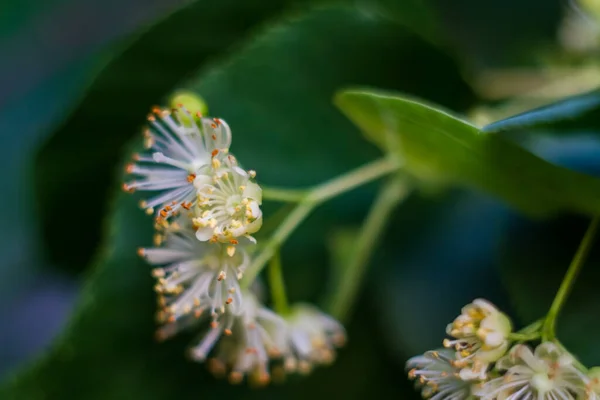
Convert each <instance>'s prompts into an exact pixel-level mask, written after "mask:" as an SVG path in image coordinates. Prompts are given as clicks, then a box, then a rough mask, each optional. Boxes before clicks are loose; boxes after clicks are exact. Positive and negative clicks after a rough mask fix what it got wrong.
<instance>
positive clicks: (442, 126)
mask: <svg viewBox="0 0 600 400" xmlns="http://www.w3.org/2000/svg"><path fill="white" fill-rule="evenodd" d="M336 103H337V104H338V106H339V107H340V108H341V109H342V110H343V111H344V112H345V113H346V114H347V115H348V116H349V118H350V119H352V120H353V121H354V122H355V123H356V124H357V125H358V126H360V127H361V128H362V129H363V130H364V132H365V133H366V135H367V137H368V138H370V139H371V140H372V141H373V142H374V143H376V144H377V145H379V146H380V147H381V148H383V149H384V150H385V151H391V152H392V153H394V154H396V155H398V156H399V157H401V158H402V159H403V160H404V162H405V163H406V168H407V169H408V170H409V171H410V172H412V173H413V174H414V175H415V176H417V177H418V178H420V179H421V180H422V181H425V182H432V183H434V184H453V185H461V186H469V187H473V188H476V189H480V190H484V191H486V192H488V193H491V194H493V195H495V196H497V197H499V198H501V199H502V200H504V201H506V202H508V203H509V204H511V205H512V206H514V207H517V208H519V209H521V210H522V211H525V212H528V213H530V214H532V215H538V216H541V215H546V214H550V213H555V212H557V211H559V210H571V211H575V212H581V213H587V214H598V213H599V212H600V180H597V179H595V178H593V177H590V176H587V175H584V174H580V173H577V172H574V171H571V170H569V169H566V168H562V167H558V166H556V165H553V164H550V163H549V162H546V161H544V160H542V159H541V158H539V157H537V156H535V155H533V154H532V153H530V152H528V151H527V150H525V149H523V148H521V147H519V146H517V145H516V144H514V143H512V142H510V141H508V140H506V139H504V138H502V137H500V136H498V135H492V134H485V133H483V132H481V131H480V130H479V129H478V128H477V127H475V126H473V125H471V124H470V123H468V122H466V121H464V120H461V119H459V118H457V117H455V116H453V115H451V114H450V113H449V112H447V111H445V110H441V109H438V108H436V107H434V106H432V105H428V104H426V103H422V102H419V101H418V100H415V99H414V98H411V97H409V96H402V95H397V94H393V93H386V92H378V91H369V90H347V91H343V92H340V93H339V94H338V95H337V97H336Z"/></svg>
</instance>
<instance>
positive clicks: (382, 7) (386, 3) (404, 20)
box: [356, 0, 444, 45]
mask: <svg viewBox="0 0 600 400" xmlns="http://www.w3.org/2000/svg"><path fill="white" fill-rule="evenodd" d="M356 4H357V6H358V7H359V8H360V9H361V10H364V11H365V12H367V13H369V14H373V15H376V16H377V17H380V18H389V19H390V20H392V21H395V22H398V23H400V24H402V25H405V26H407V27H409V28H410V29H411V30H413V31H414V32H416V33H418V34H419V35H420V36H422V37H423V38H424V39H428V40H430V41H431V42H432V43H433V44H435V45H442V44H444V43H442V41H443V40H444V37H443V36H442V35H440V26H439V25H440V24H439V22H440V21H439V19H438V15H437V13H438V11H439V10H437V7H435V4H434V2H433V1H431V0H404V1H401V2H399V1H395V0H357V1H356Z"/></svg>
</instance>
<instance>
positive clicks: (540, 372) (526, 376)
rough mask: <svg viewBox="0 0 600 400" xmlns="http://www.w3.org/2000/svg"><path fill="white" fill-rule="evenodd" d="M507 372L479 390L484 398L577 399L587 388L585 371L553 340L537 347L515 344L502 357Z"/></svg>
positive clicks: (498, 366) (501, 366)
mask: <svg viewBox="0 0 600 400" xmlns="http://www.w3.org/2000/svg"><path fill="white" fill-rule="evenodd" d="M496 369H497V370H499V371H506V372H505V373H504V375H503V376H501V377H499V378H495V379H492V380H490V381H489V382H487V383H485V384H484V385H483V386H482V388H481V389H480V390H479V391H478V393H477V394H478V395H479V396H480V397H481V399H483V400H496V399H503V400H504V399H506V400H529V399H532V400H533V399H535V400H574V399H576V398H578V397H579V396H582V395H583V394H584V391H585V380H586V377H585V375H584V374H583V373H582V372H581V371H579V370H578V369H577V367H576V366H575V365H574V358H573V356H571V355H570V354H568V353H566V352H565V351H563V350H561V349H560V348H559V347H558V346H557V345H555V344H554V343H552V342H545V343H542V344H540V345H539V346H537V347H536V349H535V353H532V352H531V349H530V348H529V347H528V346H526V345H523V344H518V345H516V346H514V347H513V348H512V349H511V350H510V352H509V354H508V355H506V356H505V357H503V358H501V359H500V360H498V362H497V363H496Z"/></svg>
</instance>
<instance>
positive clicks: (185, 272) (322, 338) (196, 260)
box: [124, 105, 345, 385]
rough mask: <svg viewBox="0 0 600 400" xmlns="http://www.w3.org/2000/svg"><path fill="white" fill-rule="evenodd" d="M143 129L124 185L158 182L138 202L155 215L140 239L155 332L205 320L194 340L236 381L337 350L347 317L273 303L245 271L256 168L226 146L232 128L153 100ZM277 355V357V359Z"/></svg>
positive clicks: (255, 211) (329, 357) (253, 226)
mask: <svg viewBox="0 0 600 400" xmlns="http://www.w3.org/2000/svg"><path fill="white" fill-rule="evenodd" d="M148 121H149V122H150V127H149V128H148V129H147V130H146V131H145V132H144V139H145V141H144V144H145V148H146V151H145V152H143V153H141V154H134V156H133V159H134V162H133V163H131V164H129V165H128V166H127V167H126V169H127V172H128V173H130V174H132V175H134V176H135V177H134V178H133V180H131V181H129V182H127V183H125V184H124V189H125V190H126V191H132V192H133V191H136V190H139V191H150V192H155V194H154V195H153V197H150V198H148V199H145V200H143V201H141V203H140V205H141V207H143V208H144V209H145V210H146V212H147V213H148V214H151V215H154V218H155V230H156V234H155V238H154V245H155V247H151V248H142V249H139V254H140V256H141V257H143V258H144V259H145V260H146V261H147V262H148V263H149V264H151V265H152V266H153V267H154V269H153V271H152V275H153V276H154V277H155V278H156V285H155V291H156V293H157V296H158V303H159V311H158V313H157V319H158V322H159V323H160V324H161V326H160V328H159V329H158V332H157V337H158V339H159V340H164V339H167V338H169V337H171V336H173V335H175V334H176V333H178V332H179V331H181V330H183V329H187V328H190V327H198V328H199V329H203V328H202V327H204V329H205V333H204V335H203V337H202V339H201V340H200V341H199V342H198V343H196V344H195V345H194V346H192V348H191V349H190V352H189V354H190V356H191V358H192V359H193V360H197V361H205V360H209V363H208V365H209V369H210V370H211V371H212V372H213V373H214V374H215V375H228V376H229V380H230V381H231V382H232V383H238V382H241V381H242V380H243V379H244V377H247V378H248V380H249V382H251V383H253V384H257V385H263V384H266V383H268V382H269V381H270V380H271V372H270V371H271V370H272V368H277V369H278V370H279V371H284V372H295V371H298V372H301V373H307V372H309V371H310V370H311V368H312V367H313V366H314V365H317V364H326V363H330V362H332V361H333V359H334V358H335V351H336V348H337V347H339V346H341V345H342V344H343V343H344V341H345V332H344V328H343V326H342V325H341V324H340V323H338V322H337V321H335V320H334V319H333V318H331V317H329V316H327V315H326V314H324V313H323V312H321V311H319V310H318V309H316V308H315V307H313V306H311V305H307V304H299V305H296V306H294V307H290V309H289V310H286V312H285V313H280V314H278V313H275V312H273V311H271V310H270V309H268V308H267V307H265V306H264V305H263V304H262V300H263V299H261V298H260V297H261V296H259V294H258V293H257V291H254V292H253V288H255V287H256V286H257V283H256V282H254V283H253V282H245V281H242V278H243V276H244V271H245V270H246V268H247V267H248V265H249V264H250V262H251V260H252V253H253V251H254V248H255V247H256V244H257V241H256V239H255V238H254V237H253V236H252V235H253V234H254V233H256V232H257V231H258V230H259V229H260V228H261V225H262V217H263V216H262V211H261V208H260V206H261V201H262V190H261V188H260V186H259V185H258V184H257V183H256V182H255V181H254V178H255V177H256V172H254V171H252V170H244V169H243V168H242V167H241V166H240V164H239V163H238V161H237V159H236V158H235V157H234V156H233V154H231V153H230V151H229V147H230V145H231V130H230V128H229V126H228V125H227V123H226V122H225V121H224V120H222V119H218V118H213V119H210V118H205V117H203V116H202V115H201V114H200V113H191V112H189V111H188V110H187V109H186V107H185V106H183V105H179V106H178V107H177V108H176V109H174V110H164V109H159V108H155V109H154V110H153V112H152V114H151V115H150V116H149V117H148ZM274 364H276V365H274Z"/></svg>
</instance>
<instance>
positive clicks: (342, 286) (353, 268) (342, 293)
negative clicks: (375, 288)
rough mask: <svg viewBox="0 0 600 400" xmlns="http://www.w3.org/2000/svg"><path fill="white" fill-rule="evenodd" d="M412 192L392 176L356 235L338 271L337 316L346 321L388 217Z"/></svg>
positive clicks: (333, 309) (333, 311)
mask: <svg viewBox="0 0 600 400" xmlns="http://www.w3.org/2000/svg"><path fill="white" fill-rule="evenodd" d="M410 192H411V191H410V189H409V186H408V185H407V183H406V182H405V181H404V180H400V179H393V180H391V181H389V182H388V183H387V184H386V185H385V186H384V188H383V189H382V191H381V192H380V193H379V195H378V196H377V198H376V200H375V202H374V203H373V205H372V206H371V210H370V211H369V214H368V215H367V217H366V219H365V221H364V223H363V226H362V228H361V230H360V233H359V235H358V237H357V238H356V241H355V245H354V246H353V247H352V249H351V251H350V252H349V254H348V255H347V260H348V263H347V265H346V266H345V268H344V269H343V270H342V271H340V272H339V274H338V275H339V277H338V278H339V281H338V284H337V287H336V288H334V290H332V293H333V294H332V298H331V301H330V303H329V307H328V308H329V311H330V312H331V314H332V315H333V316H334V317H336V318H339V319H342V320H343V319H344V318H345V317H346V316H347V315H348V314H349V312H350V311H351V309H352V306H353V305H354V300H355V298H356V294H357V292H358V290H359V289H360V283H361V282H362V280H363V279H362V278H363V275H364V274H365V272H366V269H367V266H368V263H369V259H370V258H371V256H372V254H373V252H374V250H375V249H376V247H377V244H378V243H379V240H380V239H381V234H382V232H383V231H384V229H385V227H386V225H387V223H388V222H389V216H390V214H391V213H392V212H393V211H394V209H395V208H396V206H397V205H398V204H399V203H400V202H401V201H402V200H403V199H405V198H406V197H408V194H409V193H410Z"/></svg>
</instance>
